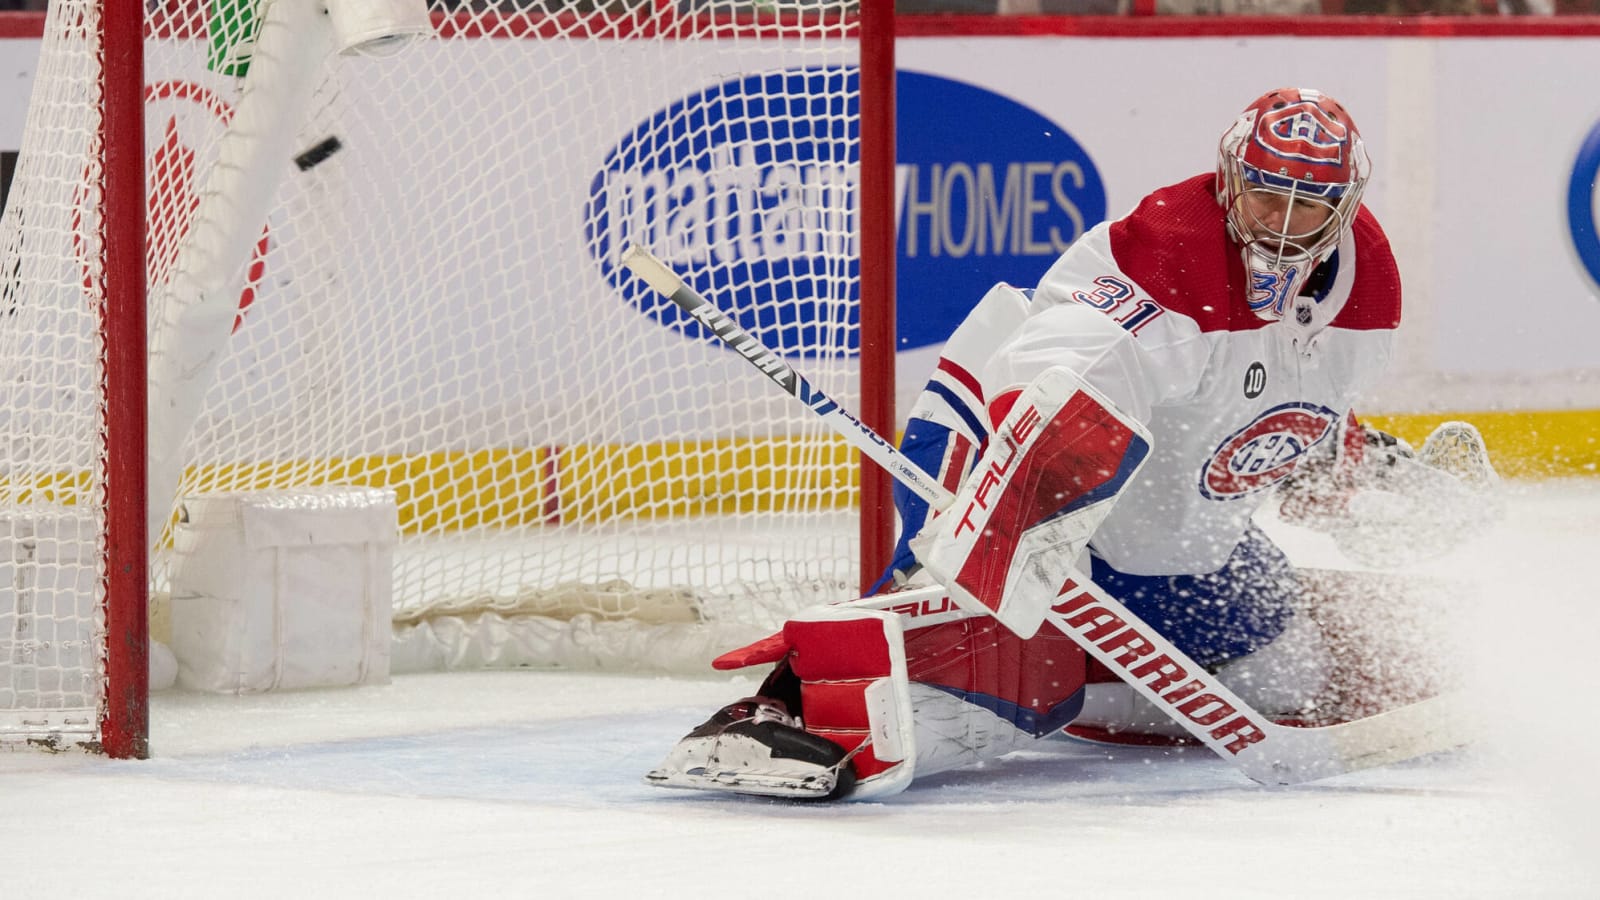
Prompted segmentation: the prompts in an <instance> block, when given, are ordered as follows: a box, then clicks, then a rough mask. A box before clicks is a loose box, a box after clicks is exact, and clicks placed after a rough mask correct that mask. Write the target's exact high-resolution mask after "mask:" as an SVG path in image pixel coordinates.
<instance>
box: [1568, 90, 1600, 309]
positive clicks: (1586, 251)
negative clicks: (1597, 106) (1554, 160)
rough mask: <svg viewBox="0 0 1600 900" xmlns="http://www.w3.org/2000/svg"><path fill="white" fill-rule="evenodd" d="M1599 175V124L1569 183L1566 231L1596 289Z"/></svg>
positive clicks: (1599, 243) (1599, 251)
mask: <svg viewBox="0 0 1600 900" xmlns="http://www.w3.org/2000/svg"><path fill="white" fill-rule="evenodd" d="M1597 173H1600V122H1596V123H1595V125H1594V127H1593V128H1591V129H1590V130H1589V136H1588V137H1586V138H1584V141H1583V146H1582V147H1581V148H1579V150H1578V158H1577V160H1576V161H1575V162H1574V163H1573V164H1572V180H1571V181H1569V182H1567V229H1568V231H1569V232H1570V233H1571V234H1572V246H1573V249H1575V250H1577V251H1578V261H1579V262H1581V263H1582V264H1583V268H1584V271H1586V272H1588V273H1589V278H1590V280H1591V281H1593V282H1594V284H1595V286H1596V287H1600V237H1597V236H1596V233H1595V209H1594V187H1595V177H1596V174H1597Z"/></svg>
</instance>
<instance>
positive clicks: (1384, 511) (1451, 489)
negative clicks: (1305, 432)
mask: <svg viewBox="0 0 1600 900" xmlns="http://www.w3.org/2000/svg"><path fill="white" fill-rule="evenodd" d="M1332 437H1333V439H1332V440H1327V441H1325V442H1324V445H1325V446H1326V448H1327V449H1325V450H1323V451H1321V452H1320V453H1319V454H1318V455H1316V456H1313V457H1311V458H1309V459H1307V461H1306V462H1305V463H1303V464H1302V465H1301V466H1300V468H1299V470H1298V471H1296V472H1295V474H1294V475H1293V476H1291V477H1290V478H1289V479H1288V480H1286V481H1285V482H1284V485H1283V487H1282V494H1281V500H1282V502H1281V505H1280V507H1279V513H1280V515H1281V516H1282V518H1283V519H1284V520H1285V521H1287V522H1290V523H1292V524H1296V525H1304V526H1306V527H1308V528H1314V529H1316V530H1319V531H1323V532H1326V533H1327V534H1329V535H1330V536H1332V538H1333V540H1334V543H1335V544H1336V545H1337V546H1338V547H1339V550H1340V552H1342V553H1344V554H1345V555H1346V556H1348V557H1349V558H1350V559H1351V560H1353V561H1355V562H1357V563H1360V564H1362V565H1366V566H1371V567H1374V568H1382V567H1391V566H1403V565H1409V564H1413V563H1419V562H1425V561H1427V560H1430V559H1434V558H1437V557H1439V556H1443V555H1444V554H1446V553H1449V552H1450V551H1452V550H1454V549H1456V548H1457V547H1459V546H1460V545H1461V544H1463V543H1465V542H1466V541H1468V540H1470V539H1472V538H1474V537H1477V536H1478V535H1481V534H1482V533H1483V532H1484V531H1485V530H1486V529H1487V528H1488V527H1489V526H1491V525H1493V524H1494V523H1495V522H1496V521H1498V520H1499V519H1500V518H1502V517H1503V516H1504V515H1505V503H1504V500H1503V498H1501V496H1500V493H1499V490H1500V478H1499V475H1497V474H1496V473H1495V470H1494V467H1493V466H1492V465H1491V464H1490V462H1489V453H1488V450H1487V449H1486V448H1485V446H1484V442H1483V436H1482V435H1480V434H1479V433H1478V430H1477V429H1476V428H1474V427H1473V426H1472V425H1470V424H1468V423H1466V422H1445V423H1444V424H1442V425H1440V426H1439V427H1438V428H1436V429H1434V430H1433V432H1432V433H1431V434H1429V435H1428V438H1427V440H1425V441H1424V442H1423V444H1422V448H1421V449H1420V450H1413V449H1412V448H1411V445H1410V444H1407V443H1406V442H1405V441H1403V440H1401V439H1399V438H1396V437H1394V436H1392V435H1388V434H1385V433H1383V432H1381V431H1378V430H1376V429H1373V428H1368V427H1366V426H1364V425H1361V424H1360V423H1358V422H1356V420H1355V417H1354V416H1353V415H1352V416H1346V417H1345V419H1344V421H1343V422H1341V423H1340V425H1339V426H1338V431H1337V433H1336V434H1335V435H1333V436H1332Z"/></svg>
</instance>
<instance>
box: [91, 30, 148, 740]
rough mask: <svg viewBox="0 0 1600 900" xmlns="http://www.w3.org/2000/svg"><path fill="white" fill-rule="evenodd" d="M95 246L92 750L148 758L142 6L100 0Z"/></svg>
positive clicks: (146, 361)
mask: <svg viewBox="0 0 1600 900" xmlns="http://www.w3.org/2000/svg"><path fill="white" fill-rule="evenodd" d="M99 31H100V34H99V37H100V55H101V66H100V96H101V108H102V109H101V119H100V129H101V143H100V150H101V155H102V169H101V172H102V176H101V177H102V178H103V179H104V183H103V184H102V186H101V200H102V204H103V215H101V216H99V217H98V219H99V228H100V229H101V230H102V232H103V233H102V235H101V239H102V241H101V246H102V247H103V248H104V251H103V252H104V257H103V259H102V269H101V272H102V276H103V278H104V289H105V295H104V300H103V303H102V306H101V316H102V321H101V334H102V336H103V340H104V343H103V346H102V349H101V358H102V360H103V368H102V372H103V376H102V377H103V378H104V385H103V388H104V397H105V411H106V421H105V429H104V434H105V479H106V496H105V504H106V509H105V523H106V524H105V528H106V534H105V554H106V559H105V563H106V566H105V601H104V603H105V635H106V647H105V656H104V659H105V681H104V687H103V690H104V700H103V704H104V706H103V709H102V711H101V718H100V743H101V750H102V751H103V752H104V753H105V754H106V755H107V756H110V757H113V758H117V759H144V758H147V757H148V756H149V755H150V662H149V654H150V640H149V602H150V600H149V594H150V579H149V565H150V551H149V541H148V540H147V529H146V526H145V509H146V506H147V490H146V465H145V463H146V442H147V440H148V433H147V432H148V429H147V427H146V421H147V416H148V412H147V410H148V407H147V403H148V396H147V393H148V392H147V384H146V371H147V368H148V356H147V354H148V348H147V346H146V345H147V331H146V327H145V318H146V294H147V286H146V280H145V237H146V224H147V223H146V221H145V219H146V211H145V210H146V207H145V164H144V4H143V3H142V2H140V0H102V4H101V14H100V22H99Z"/></svg>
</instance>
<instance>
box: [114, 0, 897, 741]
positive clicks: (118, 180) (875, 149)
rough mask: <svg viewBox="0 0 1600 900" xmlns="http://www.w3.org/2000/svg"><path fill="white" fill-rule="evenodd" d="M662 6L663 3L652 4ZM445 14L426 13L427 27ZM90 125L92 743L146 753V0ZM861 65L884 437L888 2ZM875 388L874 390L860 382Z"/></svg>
mask: <svg viewBox="0 0 1600 900" xmlns="http://www.w3.org/2000/svg"><path fill="white" fill-rule="evenodd" d="M659 8H660V9H661V11H662V13H663V14H664V15H671V14H672V8H673V7H672V4H671V3H670V2H666V0H664V2H662V3H661V4H660V5H659ZM439 24H441V22H440V20H439V17H438V15H437V14H436V25H439ZM98 30H99V35H98V36H99V41H100V49H101V62H102V65H101V69H100V73H99V77H100V96H101V103H102V117H101V122H100V128H101V142H100V149H101V153H102V157H103V159H102V162H103V168H102V173H103V175H102V177H103V179H104V184H103V186H102V194H101V196H102V203H103V210H102V211H103V215H101V216H99V217H98V221H99V226H98V227H99V228H100V229H102V232H103V233H102V235H101V238H102V241H101V246H102V247H103V248H104V258H103V260H102V270H101V271H102V275H103V278H104V292H105V293H104V302H103V305H102V308H101V310H102V312H101V315H102V332H101V333H102V336H103V342H104V343H103V347H102V350H101V353H102V360H103V369H102V371H103V373H104V374H103V378H104V385H103V388H104V397H105V416H106V419H105V423H104V436H105V444H104V448H103V450H104V458H105V472H106V475H105V477H106V496H105V504H106V509H105V530H106V531H105V535H104V551H105V575H104V578H105V581H104V590H105V596H104V601H103V602H104V617H105V618H104V622H105V640H106V646H105V653H104V656H103V660H104V673H103V677H104V682H103V692H104V697H103V707H102V711H101V718H100V742H99V747H98V749H99V750H100V751H101V752H103V753H104V754H105V755H107V756H109V757H113V758H134V759H143V758H147V757H148V756H149V734H150V720H149V706H150V704H149V626H148V615H149V605H150V599H149V592H150V586H149V571H150V559H149V549H148V548H149V535H148V526H147V517H146V511H147V507H148V501H149V499H150V498H149V496H148V483H147V472H148V463H147V457H148V446H147V442H148V406H147V404H148V399H149V398H148V390H147V383H148V382H147V379H148V374H147V373H148V341H147V336H148V331H147V325H146V310H147V302H148V299H147V292H148V286H147V276H146V271H145V259H146V256H145V252H146V240H147V228H148V224H147V221H146V218H147V208H146V199H145V160H144V142H145V137H144V126H145V123H144V6H143V4H142V3H141V2H139V0H102V3H101V16H100V20H99V23H98ZM857 36H858V41H859V45H858V61H859V66H860V110H861V119H860V133H859V140H860V180H859V183H858V184H859V188H858V189H859V191H860V200H859V202H860V218H859V219H858V228H859V229H860V234H859V235H858V238H859V242H858V245H857V246H858V247H859V248H860V253H861V259H862V263H861V266H860V290H861V304H860V308H861V312H860V319H859V324H858V327H859V329H860V335H859V348H860V358H859V362H860V379H861V384H862V386H863V390H862V397H863V400H862V408H861V411H860V415H861V420H862V422H863V423H864V424H866V425H867V426H868V427H870V428H872V429H874V430H875V431H877V432H878V433H882V434H893V433H895V426H896V411H895V399H894V398H895V390H894V373H895V335H896V328H895V302H894V301H895V298H894V293H895V265H894V260H895V253H896V240H895V228H894V210H893V205H894V165H895V162H894V161H895V127H894V126H895V123H894V109H895V104H894V78H895V62H894V38H895V12H894V6H893V0H862V2H861V4H860V8H859V12H858V18H857ZM867 386H872V388H873V390H866V388H867ZM857 464H858V466H859V469H860V507H859V538H860V567H861V568H860V585H861V590H862V591H863V592H865V591H866V590H867V589H868V587H869V586H870V585H871V584H872V583H873V582H874V581H875V580H876V578H877V575H878V573H879V572H881V571H882V569H883V568H884V567H885V566H886V565H887V564H888V562H889V559H890V556H891V552H892V548H893V541H894V523H895V514H894V506H893V502H892V499H891V484H892V482H891V479H890V477H889V476H888V475H887V474H886V473H884V472H882V471H881V470H879V469H877V468H876V467H875V466H873V465H872V464H870V463H869V462H868V461H866V460H865V459H864V458H860V457H859V456H858V463H857Z"/></svg>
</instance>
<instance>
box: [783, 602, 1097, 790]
mask: <svg viewBox="0 0 1600 900" xmlns="http://www.w3.org/2000/svg"><path fill="white" fill-rule="evenodd" d="M873 607H879V608H882V607H887V608H886V609H884V610H883V611H882V612H879V611H877V610H876V609H874V608H873ZM885 614H892V616H893V618H894V619H895V620H896V621H897V624H898V625H899V627H898V628H890V627H885V625H884V624H883V623H884V620H883V619H881V618H879V617H881V616H883V615H885ZM784 634H785V636H786V637H787V638H789V640H790V641H791V643H792V644H793V646H794V648H795V655H794V656H793V657H791V665H792V666H793V667H794V671H795V674H796V675H798V676H799V677H800V679H801V688H800V693H801V697H802V705H801V708H802V710H803V712H804V718H805V726H806V730H807V731H809V732H811V733H813V734H817V735H821V736H824V737H827V738H829V739H830V740H833V741H835V742H837V743H838V744H839V745H840V746H841V747H842V748H844V749H846V750H848V751H852V752H853V755H852V756H851V761H852V763H853V764H854V766H855V769H856V774H857V777H858V783H857V787H856V793H855V796H857V797H862V798H872V797H882V796H886V795H888V794H892V793H896V792H898V791H901V790H903V789H904V788H905V787H906V786H907V785H908V784H910V782H911V780H912V779H913V778H914V777H922V776H925V775H931V774H934V773H936V772H942V771H946V770H949V769H954V768H958V767H961V766H965V765H968V764H971V763H975V762H979V761H981V760H984V759H992V758H994V757H996V756H1000V755H1002V754H1005V753H1009V752H1011V751H1012V750H1015V749H1017V748H1018V747H1019V746H1022V745H1024V744H1026V743H1028V742H1030V741H1032V740H1034V739H1035V738H1039V737H1043V736H1045V735H1048V734H1051V733H1053V732H1055V731H1057V730H1059V729H1060V728H1061V727H1062V726H1063V725H1065V724H1066V723H1067V722H1069V721H1071V720H1072V719H1073V718H1074V717H1075V716H1076V715H1077V714H1078V711H1079V709H1080V708H1081V706H1082V703H1083V684H1084V678H1085V673H1086V670H1087V664H1088V661H1087V657H1086V656H1085V654H1084V652H1083V651H1082V650H1081V649H1080V648H1079V647H1078V645H1077V644H1076V643H1074V642H1073V641H1072V640H1071V639H1070V638H1068V637H1067V636H1066V635H1064V634H1062V633H1061V632H1060V631H1058V630H1057V629H1056V628H1055V627H1054V626H1046V627H1044V628H1042V629H1041V630H1040V631H1039V633H1037V634H1036V635H1034V636H1033V637H1032V638H1029V639H1026V640H1024V639H1022V638H1019V637H1017V635H1016V634H1014V633H1013V632H1011V631H1010V630H1009V629H1007V628H1006V627H1005V626H1003V625H1001V624H1000V623H999V622H998V621H996V620H995V619H994V618H993V617H990V616H983V615H973V614H971V613H968V612H966V611H964V610H961V609H959V608H958V607H956V606H955V605H954V604H953V603H951V602H950V600H949V597H948V594H947V592H945V591H944V590H943V589H942V588H938V587H933V588H926V589H922V590H918V591H911V592H906V593H904V594H900V595H891V596H889V597H886V598H875V599H872V600H864V601H860V602H858V603H857V604H846V605H844V606H833V607H819V608H817V609H815V610H809V611H807V612H806V613H802V614H801V615H800V616H799V617H797V619H796V620H794V621H791V622H790V623H789V624H788V625H786V626H785V628H784Z"/></svg>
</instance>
